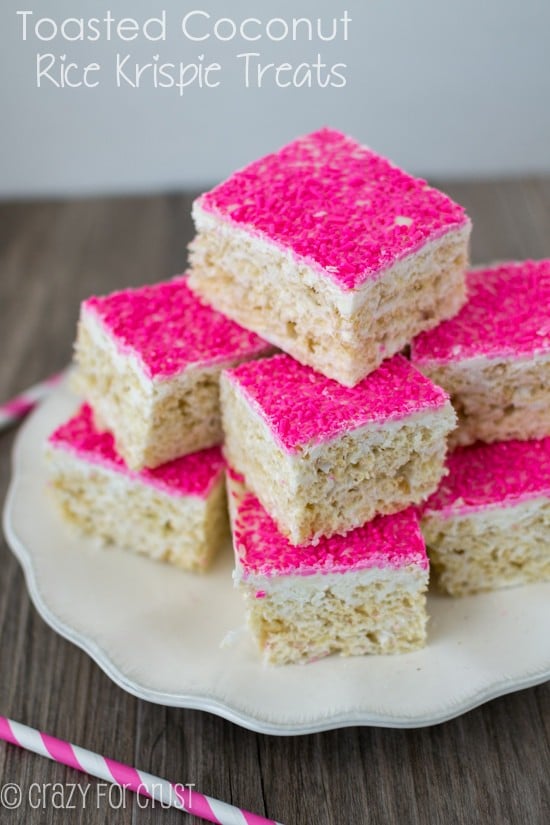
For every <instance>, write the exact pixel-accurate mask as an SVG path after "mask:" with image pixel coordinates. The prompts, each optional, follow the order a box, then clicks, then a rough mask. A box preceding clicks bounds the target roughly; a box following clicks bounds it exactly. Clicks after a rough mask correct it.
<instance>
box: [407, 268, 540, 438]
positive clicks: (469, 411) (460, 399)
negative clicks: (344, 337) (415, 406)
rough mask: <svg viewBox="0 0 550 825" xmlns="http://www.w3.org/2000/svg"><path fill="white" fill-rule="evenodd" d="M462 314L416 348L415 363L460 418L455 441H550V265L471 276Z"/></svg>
mask: <svg viewBox="0 0 550 825" xmlns="http://www.w3.org/2000/svg"><path fill="white" fill-rule="evenodd" d="M467 287H468V302H467V304H466V305H465V306H464V307H463V308H462V309H461V310H460V312H459V313H458V315H456V316H455V317H454V318H452V319H451V320H449V321H444V322H443V323H442V324H440V325H439V326H438V327H437V328H436V329H433V330H431V331H430V332H423V333H422V334H421V335H419V336H418V337H417V338H415V340H414V341H413V343H412V346H411V360H412V362H413V363H414V364H415V365H416V366H417V367H418V369H420V370H422V372H424V373H425V374H426V375H428V376H429V377H430V378H431V379H432V380H433V381H435V382H436V383H437V384H440V385H441V386H442V387H444V388H445V389H446V390H447V392H448V393H449V394H450V396H451V401H452V403H453V406H454V407H455V409H456V411H457V413H458V420H459V425H458V429H457V430H456V431H455V432H454V433H453V436H452V438H453V442H454V443H458V444H463V445H465V444H471V443H473V442H474V441H476V440H478V439H479V440H481V441H487V442H491V441H505V440H509V439H520V440H522V439H530V438H543V437H544V436H547V435H550V260H543V261H523V262H521V263H502V264H496V265H493V266H491V267H488V268H482V269H475V270H473V271H472V272H469V273H468V275H467Z"/></svg>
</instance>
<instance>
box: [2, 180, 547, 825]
mask: <svg viewBox="0 0 550 825" xmlns="http://www.w3.org/2000/svg"><path fill="white" fill-rule="evenodd" d="M440 185H441V186H442V187H443V188H445V189H446V190H447V191H448V192H449V193H450V194H451V195H452V196H454V197H455V198H457V199H458V200H459V201H460V202H462V203H463V204H464V205H465V206H466V207H467V209H468V211H469V213H470V215H471V216H472V218H473V221H474V226H475V229H474V234H473V244H472V259H473V261H474V262H476V263H478V262H484V261H489V260H492V259H508V258H524V257H529V256H531V257H535V258H537V257H544V256H549V257H550V180H521V181H514V182H499V183H475V184H473V183H472V184H459V185H458V184H448V185H446V184H445V183H444V182H443V183H440ZM190 203H191V198H190V197H189V196H182V195H167V196H158V197H144V198H125V199H116V200H107V199H101V200H85V201H69V202H56V203H35V204H19V203H16V204H4V205H0V331H1V341H2V349H1V353H2V357H1V358H0V399H7V398H9V397H10V396H12V395H13V394H15V393H16V392H17V391H18V390H22V389H24V388H25V387H27V386H28V385H30V384H32V383H33V382H34V381H37V380H39V379H41V378H42V377H44V376H46V375H48V374H50V373H52V372H53V371H55V370H58V369H60V368H61V367H63V366H64V365H65V364H66V363H67V362H68V361H69V358H70V356H71V345H72V340H73V336H74V331H75V322H76V318H77V312H78V305H79V302H80V300H81V299H83V298H84V297H86V296H88V295H89V294H90V293H93V292H96V293H102V292H106V291H109V290H112V289H114V288H117V287H123V286H126V285H131V284H140V283H145V282H148V281H151V280H153V281H154V280H159V279H162V278H166V277H168V276H170V275H172V274H174V273H176V272H177V271H180V270H181V269H182V268H183V267H184V264H185V256H186V244H187V243H188V241H189V240H190V237H191V234H192V226H191V221H190V217H189V210H190ZM13 438H14V433H13V432H9V433H4V434H2V435H0V485H1V490H2V492H1V495H2V499H3V498H4V495H5V490H6V486H7V483H8V479H9V473H10V453H11V448H12V444H13ZM29 517H30V518H32V513H29ZM98 609H100V608H99V606H98ZM549 638H550V628H549ZM549 644H550V642H549ZM0 674H1V675H0V714H3V715H7V716H11V717H13V718H15V719H17V720H19V721H21V722H25V723H26V724H29V725H33V726H35V727H38V728H40V729H42V730H46V731H48V732H50V733H54V734H56V735H57V736H59V737H63V738H67V739H69V740H72V741H73V742H76V743H78V744H80V745H82V746H84V747H88V748H91V749H93V750H96V751H99V752H100V753H103V754H105V755H110V756H111V757H113V758H115V759H118V760H120V761H125V762H128V763H130V764H132V765H136V766H138V767H140V768H142V769H143V770H147V771H150V772H152V773H156V774H158V775H161V776H165V777H167V778H170V779H172V780H174V781H185V782H194V783H195V785H196V788H197V790H201V791H202V792H204V793H207V794H210V795H212V796H215V797H218V798H220V799H223V800H226V801H228V802H233V803H235V804H237V805H240V806H243V807H245V808H248V809H249V810H251V811H255V812H257V813H260V814H264V815H266V816H269V817H273V818H276V819H278V820H279V821H281V822H283V823H285V825H306V824H307V825H325V824H328V823H334V825H344V823H346V824H347V823H363V822H364V823H384V824H385V823H400V824H401V823H403V824H404V825H408V823H428V824H429V825H432V823H433V824H434V825H435V824H437V823H444V824H445V825H453V824H454V823H468V824H469V823H489V822H490V823H495V824H497V823H498V825H505V823H514V825H515V823H522V825H523V824H525V825H538V823H541V825H542V823H548V822H550V784H549V776H550V747H549V733H550V685H549V684H548V683H547V684H546V685H541V686H539V687H535V688H532V689H530V690H524V691H521V692H519V693H514V694H511V695H508V696H504V697H502V698H499V699H496V700H494V701H492V702H489V703H488V704H486V705H484V706H483V707H480V708H478V709H476V710H473V711H471V712H470V713H467V714H466V715H464V716H462V717H460V718H458V719H455V720H452V721H450V722H447V723H445V724H441V725H438V726H436V727H432V728H425V729H420V730H411V731H405V730H384V729H380V728H348V729H344V730H340V731H333V732H329V733H323V734H318V735H311V736H302V737H294V738H283V737H281V738H278V737H270V736H263V735H257V734H255V733H251V732H249V731H246V730H241V729H240V728H238V727H236V726H235V725H233V724H230V723H229V722H226V721H224V720H222V719H219V718H217V717H215V716H212V715H210V714H208V713H202V712H200V711H192V710H175V709H170V708H163V707H159V706H155V705H152V704H148V703H147V702H143V701H138V700H137V699H135V698H133V697H132V696H129V695H127V694H125V693H124V692H123V691H122V690H121V689H119V688H118V687H116V686H115V685H114V684H112V683H111V682H110V681H109V679H108V678H107V677H106V676H105V675H104V674H103V673H102V672H101V671H100V670H99V668H98V667H97V666H96V665H95V664H93V663H92V662H91V661H90V659H89V658H88V657H87V656H86V655H85V654H84V653H82V652H81V651H80V650H78V649H77V648H76V647H73V646H72V645H71V644H69V643H68V642H66V641H64V640H63V639H61V638H60V637H59V636H57V635H56V634H55V633H54V632H53V631H52V630H50V629H49V628H48V627H47V626H46V625H45V624H44V622H43V621H42V619H40V618H39V616H38V615H37V613H36V611H35V610H34V608H33V606H32V604H31V603H30V601H29V598H28V596H27V591H26V589H25V582H24V579H23V575H22V573H21V570H20V568H19V565H18V563H17V562H16V561H15V559H14V557H13V556H12V555H11V553H10V551H9V550H8V547H7V546H6V544H5V541H3V542H2V547H1V549H0ZM11 782H15V783H18V784H19V785H20V786H21V788H22V794H23V799H24V801H23V803H22V805H21V807H20V808H18V809H17V810H14V811H10V812H8V811H7V810H4V809H2V807H1V806H0V823H2V825H3V823H25V825H35V823H39V822H40V823H50V822H67V823H73V822H74V823H77V822H78V823H80V822H85V823H94V824H95V823H104V822H108V823H117V825H118V823H121V825H126V823H128V824H129V823H132V825H146V823H152V822H155V823H157V822H158V823H163V824H164V825H169V823H184V822H189V823H191V822H195V821H196V820H195V819H194V818H193V817H190V816H186V815H183V814H180V813H179V812H177V811H174V810H171V811H170V810H160V809H159V808H158V807H157V808H153V807H152V806H151V805H147V807H145V808H141V807H139V806H138V804H137V802H136V801H135V799H133V798H131V797H130V798H128V799H127V800H126V805H125V806H124V807H122V808H120V809H119V810H115V809H113V808H112V807H110V804H109V800H108V799H105V798H103V797H100V796H99V795H96V796H93V797H92V799H91V801H90V800H88V804H86V805H85V806H84V805H83V804H82V803H79V801H78V800H76V801H75V800H74V799H73V808H72V809H69V810H63V811H59V810H56V809H54V808H53V807H52V804H50V802H48V791H47V789H46V790H45V791H43V796H44V798H45V799H46V802H47V803H48V804H47V808H46V810H42V809H41V808H40V807H38V808H36V809H33V808H32V807H31V803H30V802H29V801H28V798H29V789H31V786H33V783H39V786H40V787H42V786H43V785H44V783H61V784H62V786H63V787H64V788H67V787H69V786H70V785H71V784H72V783H79V785H80V786H82V787H84V786H86V785H87V784H88V780H87V778H86V777H82V776H80V775H78V774H76V773H75V772H74V771H72V770H70V769H68V768H64V767H62V766H59V765H56V764H54V763H50V762H48V761H46V760H44V759H42V758H40V757H37V756H34V755H32V754H28V753H24V752H21V751H19V750H18V749H16V748H14V747H12V746H6V745H4V744H2V743H0V787H1V786H2V785H3V784H5V783H11ZM33 787H34V788H35V792H36V793H38V791H36V787H35V786H33ZM36 793H35V796H34V797H32V794H31V802H32V803H33V804H35V805H36V804H37V802H40V798H39V797H37V796H36ZM66 795H67V791H65V802H67V798H66ZM50 801H51V800H50ZM113 802H114V803H116V802H117V800H116V799H115V800H113ZM142 805H143V803H142Z"/></svg>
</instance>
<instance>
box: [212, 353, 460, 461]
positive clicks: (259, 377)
mask: <svg viewBox="0 0 550 825" xmlns="http://www.w3.org/2000/svg"><path fill="white" fill-rule="evenodd" d="M226 375H227V376H228V377H229V379H230V380H231V381H232V382H233V383H234V384H235V385H236V386H237V387H238V388H239V389H240V391H241V393H242V394H243V395H244V397H245V398H246V399H247V400H248V402H249V403H250V405H251V407H252V408H253V409H254V410H255V411H256V412H257V413H258V414H259V415H260V416H261V417H262V418H263V419H264V421H266V423H267V424H268V426H269V428H270V431H271V433H272V434H273V436H274V438H275V439H276V440H277V441H278V442H279V443H280V444H281V445H282V446H283V447H284V448H285V449H286V450H287V451H288V452H298V451H300V450H302V449H303V448H307V447H308V446H309V445H314V444H319V443H322V442H324V441H329V440H330V439H332V438H336V437H337V436H339V435H342V434H343V433H346V432H348V431H350V430H354V429H357V428H358V427H362V426H366V425H368V424H382V423H384V422H386V421H394V420H398V419H401V418H405V417H407V416H409V415H413V414H414V413H418V412H424V411H428V410H433V409H436V408H439V407H441V406H443V405H444V404H446V402H447V401H448V396H447V394H446V393H445V392H444V390H442V389H441V388H440V387H437V386H436V385H435V384H432V382H431V381H430V380H429V379H427V378H426V377H425V376H423V375H422V374H421V373H420V372H418V370H416V369H415V368H414V367H412V366H411V365H410V364H409V362H408V361H407V360H406V359H405V358H403V356H401V355H396V356H394V357H393V358H390V359H388V360H387V361H383V363H382V364H381V366H380V367H378V369H377V370H375V371H374V372H371V373H370V375H368V376H367V377H366V378H364V379H363V380H362V381H361V382H360V383H359V384H357V385H356V386H355V387H343V386H342V385H341V384H339V383H338V382H337V381H333V380H332V379H330V378H326V377H325V376H323V375H320V374H319V373H317V372H315V371H314V370H312V369H311V367H306V366H304V365H303V364H299V363H298V361H295V360H294V359H293V358H290V356H288V355H275V356H273V357H272V358H265V359H262V360H261V361H249V362H247V363H246V364H241V365H239V366H238V367H235V368H234V369H232V370H228V372H227V373H226Z"/></svg>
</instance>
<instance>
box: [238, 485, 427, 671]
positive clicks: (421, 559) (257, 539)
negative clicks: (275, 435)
mask: <svg viewBox="0 0 550 825" xmlns="http://www.w3.org/2000/svg"><path fill="white" fill-rule="evenodd" d="M228 490H229V509H230V513H231V522H232V528H233V543H234V549H235V565H236V566H235V572H234V579H235V583H236V585H237V586H238V587H239V589H240V590H241V591H242V593H243V595H244V598H245V602H246V607H247V619H248V624H249V627H250V629H251V631H252V634H253V636H254V638H255V640H256V642H257V644H258V647H259V649H260V651H261V652H262V654H263V657H264V659H265V660H266V661H267V662H270V663H272V664H289V663H292V662H310V661H312V660H315V659H319V658H321V657H323V656H327V655H329V654H331V653H340V654H341V655H343V656H361V655H363V654H366V653H405V652H408V651H410V650H415V649H417V648H419V647H422V646H423V645H424V644H425V640H426V621H427V615H426V596H425V592H426V588H427V586H428V558H427V556H426V550H425V546H424V541H423V539H422V534H421V532H420V527H419V524H418V519H417V517H416V514H415V512H414V509H413V508H409V509H407V510H403V511H401V512H400V513H397V514H395V515H392V516H379V517H378V518H376V519H374V520H373V521H370V522H369V523H368V524H366V525H364V526H363V527H359V528H357V529H356V530H353V531H352V532H351V533H348V535H347V536H345V537H343V536H333V537H332V538H329V539H322V540H321V541H320V542H319V544H317V545H316V546H314V547H313V546H310V547H305V548H299V549H298V548H296V547H294V546H293V545H291V544H290V543H289V542H288V540H287V539H286V538H285V537H284V536H283V535H282V534H281V533H280V532H279V530H278V529H277V526H276V524H275V522H274V521H273V519H272V518H271V517H270V516H269V515H268V513H267V512H266V511H265V509H264V508H263V507H262V505H261V504H260V502H259V501H258V499H257V498H256V497H255V496H254V495H253V494H252V493H250V492H249V491H248V490H246V488H245V487H244V486H243V484H242V477H239V476H238V475H237V474H235V473H233V472H231V471H229V473H228Z"/></svg>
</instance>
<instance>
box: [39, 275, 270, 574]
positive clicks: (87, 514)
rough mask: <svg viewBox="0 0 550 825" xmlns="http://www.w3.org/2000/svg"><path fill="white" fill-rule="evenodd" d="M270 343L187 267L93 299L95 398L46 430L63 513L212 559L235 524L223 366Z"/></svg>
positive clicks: (142, 541) (88, 361) (89, 316)
mask: <svg viewBox="0 0 550 825" xmlns="http://www.w3.org/2000/svg"><path fill="white" fill-rule="evenodd" d="M272 350H273V348H272V347H271V345H269V344H267V343H266V342H265V341H263V340H262V339H261V338H259V337H258V336H257V335H255V334H254V333H251V332H248V331H247V330H244V329H242V328H241V327H239V326H238V325H237V324H235V323H233V322H232V321H230V320H229V319H228V318H226V317H224V316H223V315H221V314H220V313H218V312H216V311H215V310H213V309H212V308H211V307H209V306H207V305H206V304H205V303H204V302H203V301H201V300H200V299H199V298H197V297H196V296H195V295H194V294H193V293H192V292H191V290H190V289H189V286H188V279H187V277H186V276H180V277H176V278H174V279H172V280H170V281H167V282H164V283H159V284H155V285H153V286H146V287H141V288H139V289H126V290H123V291H121V292H115V293H113V294H111V295H107V296H105V297H101V298H98V297H93V298H89V299H88V300H87V301H84V303H83V304H82V307H81V313H80V320H79V324H78V335H77V341H76V347H75V360H76V374H75V378H74V385H75V387H76V389H77V390H78V392H79V394H80V395H81V396H82V397H83V398H84V401H85V403H84V404H83V405H82V407H81V408H80V409H79V410H78V412H77V413H76V415H75V416H73V417H72V418H71V420H70V421H68V422H66V423H64V424H63V425H62V426H60V427H59V428H58V429H57V430H56V431H55V432H54V433H52V435H51V436H50V438H49V441H48V457H49V459H50V468H51V476H52V479H51V481H52V483H51V487H52V489H53V491H54V493H55V495H56V498H57V501H58V503H59V504H60V506H61V508H62V511H63V513H64V515H65V517H66V518H67V519H68V520H69V521H70V522H71V523H72V524H73V525H75V526H76V527H77V528H79V529H80V530H81V531H83V532H85V533H88V534H90V535H92V536H95V537H96V538H98V539H99V540H100V541H101V542H102V543H103V544H118V545H120V546H122V547H125V548H128V549H130V550H135V551H137V552H142V553H145V554H147V555H149V556H151V557H152V558H155V559H162V560H165V561H170V562H172V563H174V564H176V565H178V566H180V567H182V568H184V569H186V570H193V571H195V570H204V569H206V568H207V567H208V565H209V564H210V562H211V561H212V559H213V557H214V555H215V553H216V552H217V550H218V549H219V547H220V546H221V545H222V544H223V542H224V539H225V538H226V536H227V533H228V525H227V506H226V494H225V461H224V458H223V456H222V452H221V448H220V445H221V442H222V438H223V436H222V427H221V411H220V399H219V378H220V373H221V371H222V370H223V369H224V368H226V367H231V366H235V365H237V364H240V363H241V362H243V361H246V360H248V359H254V358H261V357H264V356H266V355H268V354H269V353H271V352H272Z"/></svg>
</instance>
